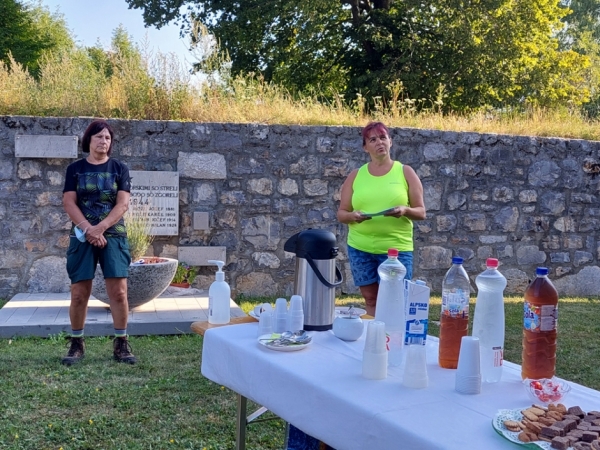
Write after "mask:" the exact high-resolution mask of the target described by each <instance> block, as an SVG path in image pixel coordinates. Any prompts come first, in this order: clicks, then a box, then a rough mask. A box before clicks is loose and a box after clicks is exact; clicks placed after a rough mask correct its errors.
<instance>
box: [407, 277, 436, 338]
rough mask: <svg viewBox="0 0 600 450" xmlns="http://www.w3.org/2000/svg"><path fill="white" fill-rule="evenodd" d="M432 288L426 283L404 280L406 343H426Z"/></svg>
mask: <svg viewBox="0 0 600 450" xmlns="http://www.w3.org/2000/svg"><path fill="white" fill-rule="evenodd" d="M429 295H430V289H429V288H428V287H427V286H426V285H424V284H417V283H415V282H414V281H409V280H404V298H405V299H406V337H405V339H404V343H405V344H406V345H410V344H421V345H425V339H426V338H427V328H428V323H429Z"/></svg>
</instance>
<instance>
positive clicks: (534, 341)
mask: <svg viewBox="0 0 600 450" xmlns="http://www.w3.org/2000/svg"><path fill="white" fill-rule="evenodd" d="M535 275H536V278H535V279H534V280H533V281H532V282H531V283H529V286H527V289H525V302H524V305H523V355H522V365H521V377H522V378H523V379H525V378H534V379H539V378H552V377H553V376H554V371H555V369H556V324H557V321H558V292H557V291H556V288H555V287H554V285H553V284H552V281H550V279H549V278H548V269H547V268H546V267H538V268H537V269H536V271H535Z"/></svg>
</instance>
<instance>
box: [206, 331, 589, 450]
mask: <svg viewBox="0 0 600 450" xmlns="http://www.w3.org/2000/svg"><path fill="white" fill-rule="evenodd" d="M365 329H366V327H365ZM257 331H258V324H257V323H256V324H255V323H252V324H243V325H233V326H225V327H220V328H214V329H210V330H208V331H207V332H206V334H205V336H204V344H203V350H202V369H201V370H202V374H203V375H204V376H205V377H207V378H208V379H210V380H212V381H214V382H216V383H219V384H221V385H223V386H226V387H228V388H229V389H231V390H233V391H235V392H237V393H239V394H241V395H243V396H245V397H247V398H249V399H251V400H254V401H255V402H257V403H259V404H260V405H263V406H265V407H267V408H268V409H270V410H271V411H272V412H273V413H275V414H276V415H278V416H279V417H281V418H282V419H284V420H286V421H288V422H289V423H292V424H293V425H294V426H296V427H298V428H300V429H301V430H303V431H304V432H306V433H308V434H310V435H312V436H314V437H316V438H318V439H320V440H321V441H323V442H326V443H327V444H329V445H330V446H332V447H334V448H336V449H338V450H353V449H356V450H364V449H374V450H387V449H398V448H403V449H415V450H417V449H461V450H464V449H467V448H468V449H486V450H494V449H511V448H515V444H513V443H511V442H509V441H508V440H506V439H504V438H503V437H502V436H500V435H498V434H497V433H496V432H495V431H494V429H493V428H492V425H491V422H492V418H493V417H494V415H495V414H496V412H497V411H498V410H499V409H513V408H524V407H527V406H530V405H531V403H532V402H531V400H530V399H529V397H528V396H527V394H526V392H525V389H524V387H523V384H522V382H521V372H520V366H518V365H516V364H512V363H508V362H505V364H504V369H503V374H502V380H501V381H500V382H499V383H494V384H483V386H482V390H481V394H478V395H462V394H459V393H457V392H456V391H455V390H454V378H455V371H454V370H448V369H442V368H440V367H439V366H438V364H437V353H438V341H437V339H436V338H434V337H428V339H427V369H428V373H429V387H428V388H426V389H420V390H414V389H408V388H405V387H403V386H402V385H401V382H400V373H399V370H398V369H395V368H390V369H389V371H388V377H387V378H386V379H385V380H379V381H375V380H366V379H364V378H363V377H362V376H361V364H362V350H363V348H364V334H363V337H362V338H361V339H359V340H358V341H355V342H344V341H341V340H339V339H338V338H336V337H335V336H334V335H333V333H332V332H331V331H325V332H311V333H310V334H311V335H312V336H313V341H312V344H311V345H309V346H308V347H307V348H305V349H303V350H300V351H296V352H277V351H273V350H270V349H268V348H265V347H264V346H262V345H260V344H259V343H258V342H257ZM571 387H572V391H571V392H570V393H569V394H568V396H567V397H565V399H564V403H565V404H566V405H567V406H574V405H579V406H581V407H582V408H583V409H584V410H592V409H595V410H599V409H600V392H598V391H595V390H592V389H589V388H586V387H584V386H581V385H578V384H576V383H571Z"/></svg>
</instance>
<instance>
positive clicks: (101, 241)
mask: <svg viewBox="0 0 600 450" xmlns="http://www.w3.org/2000/svg"><path fill="white" fill-rule="evenodd" d="M130 196H131V195H130V194H129V192H127V191H118V192H117V202H116V203H115V206H114V207H113V209H111V210H110V212H109V213H108V216H106V217H105V218H104V219H103V220H102V221H101V222H100V223H98V224H97V225H95V226H92V227H90V228H89V229H88V232H87V236H88V241H89V242H90V243H91V244H93V245H96V246H98V247H104V246H105V245H106V238H105V237H104V232H105V231H106V230H108V229H109V228H110V227H111V226H113V225H114V224H115V223H117V222H118V221H119V220H120V219H121V217H123V216H124V215H125V213H126V212H127V209H128V208H129V197H130Z"/></svg>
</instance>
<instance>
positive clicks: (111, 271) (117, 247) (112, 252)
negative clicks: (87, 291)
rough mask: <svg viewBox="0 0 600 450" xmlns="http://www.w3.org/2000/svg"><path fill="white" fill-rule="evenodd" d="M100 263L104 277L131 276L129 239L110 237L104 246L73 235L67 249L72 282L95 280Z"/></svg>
mask: <svg viewBox="0 0 600 450" xmlns="http://www.w3.org/2000/svg"><path fill="white" fill-rule="evenodd" d="M98 263H99V264H100V267H101V268H102V273H103V274H104V278H127V277H128V276H129V264H131V256H130V254H129V241H128V240H127V238H126V237H108V238H106V246H105V247H104V248H100V247H96V246H94V245H92V244H90V243H89V242H87V241H86V242H79V240H78V239H77V238H75V237H74V236H71V243H70V244H69V249H68V250H67V273H68V275H69V278H70V279H71V283H78V282H79V281H84V280H93V279H94V276H95V274H96V266H97V265H98Z"/></svg>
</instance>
